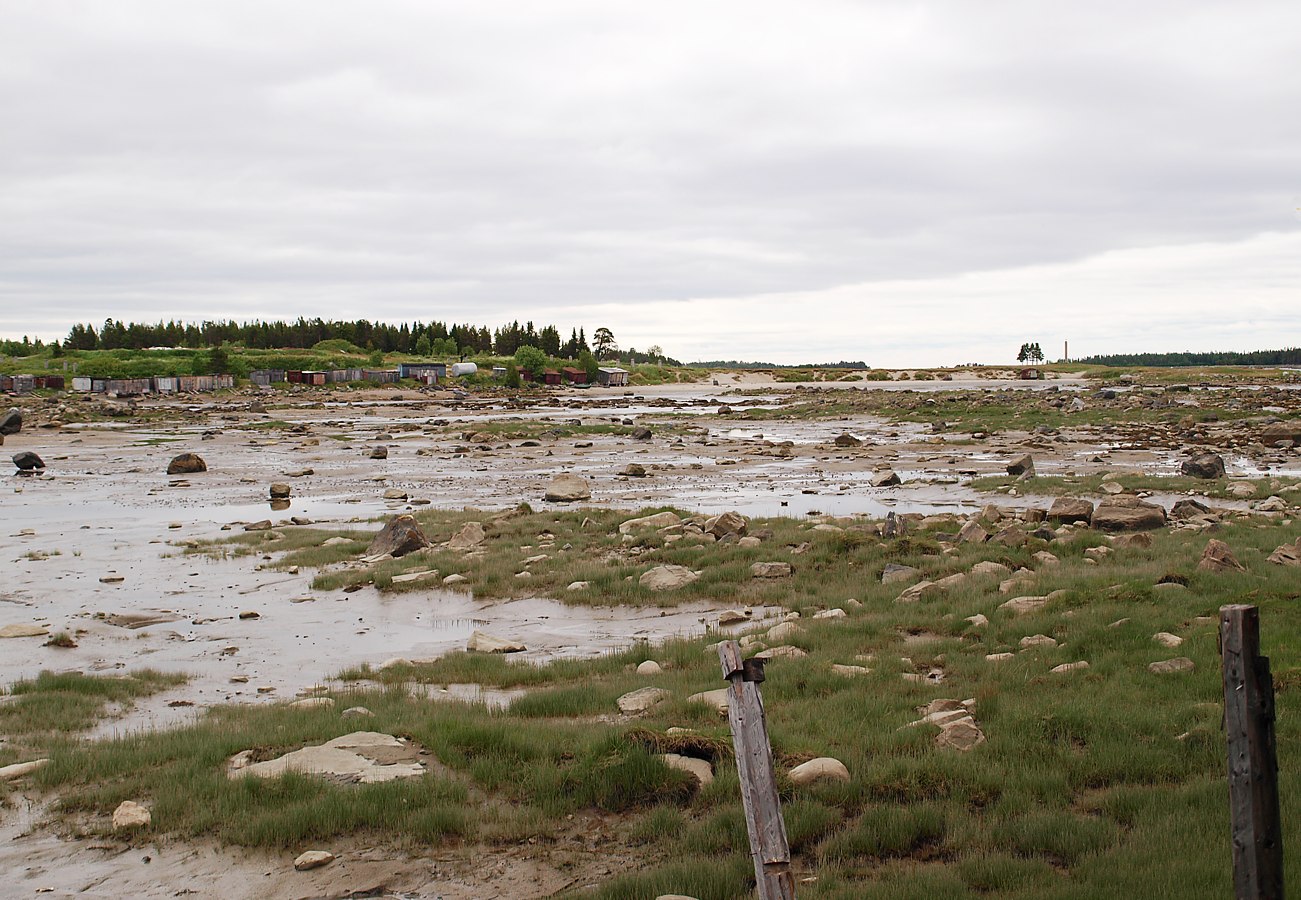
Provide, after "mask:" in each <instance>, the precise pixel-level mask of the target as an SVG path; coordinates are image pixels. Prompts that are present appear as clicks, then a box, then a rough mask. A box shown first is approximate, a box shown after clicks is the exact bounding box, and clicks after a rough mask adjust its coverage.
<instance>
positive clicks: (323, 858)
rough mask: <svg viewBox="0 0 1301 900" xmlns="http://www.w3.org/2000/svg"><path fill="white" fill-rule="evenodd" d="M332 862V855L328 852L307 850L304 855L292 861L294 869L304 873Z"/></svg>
mask: <svg viewBox="0 0 1301 900" xmlns="http://www.w3.org/2000/svg"><path fill="white" fill-rule="evenodd" d="M332 862H334V854H333V853H331V852H330V851H328V850H308V851H307V852H306V853H301V854H299V856H298V858H297V859H295V860H294V868H295V869H297V870H298V871H299V872H306V871H307V870H308V869H319V868H320V867H321V866H328V865H329V864H330V863H332Z"/></svg>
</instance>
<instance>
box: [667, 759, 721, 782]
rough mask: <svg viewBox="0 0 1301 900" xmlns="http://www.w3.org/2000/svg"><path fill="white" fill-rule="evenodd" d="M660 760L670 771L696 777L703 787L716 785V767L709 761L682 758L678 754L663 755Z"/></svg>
mask: <svg viewBox="0 0 1301 900" xmlns="http://www.w3.org/2000/svg"><path fill="white" fill-rule="evenodd" d="M659 758H660V759H662V760H663V761H664V764H665V765H666V766H668V767H669V768H670V769H676V770H677V771H679V772H686V773H687V774H688V775H694V776H696V780H697V781H699V782H700V786H701V787H708V786H709V785H711V784H713V783H714V767H713V766H711V765H710V764H709V762H708V761H707V760H703V759H696V758H695V757H693V756H681V755H679V754H677V753H661V754H659Z"/></svg>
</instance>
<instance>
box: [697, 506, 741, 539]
mask: <svg viewBox="0 0 1301 900" xmlns="http://www.w3.org/2000/svg"><path fill="white" fill-rule="evenodd" d="M746 527H747V525H746V519H745V516H743V515H741V514H740V513H739V512H725V513H723V514H722V515H718V516H714V517H713V518H712V519H709V520H707V521H706V522H705V531H706V533H708V534H712V535H713V536H714V537H716V538H722V537H726V536H727V535H729V534H734V535H736V536H737V537H740V536H742V535H744V534H745V530H746Z"/></svg>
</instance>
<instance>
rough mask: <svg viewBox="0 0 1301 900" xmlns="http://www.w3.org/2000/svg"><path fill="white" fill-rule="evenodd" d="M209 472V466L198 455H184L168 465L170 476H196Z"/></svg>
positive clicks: (175, 458)
mask: <svg viewBox="0 0 1301 900" xmlns="http://www.w3.org/2000/svg"><path fill="white" fill-rule="evenodd" d="M206 471H208V464H207V463H206V462H204V461H203V457H201V456H199V454H197V453H182V454H181V455H180V456H174V457H172V461H171V462H170V463H168V464H167V474H168V475H194V474H196V473H198V472H206Z"/></svg>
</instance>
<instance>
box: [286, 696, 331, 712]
mask: <svg viewBox="0 0 1301 900" xmlns="http://www.w3.org/2000/svg"><path fill="white" fill-rule="evenodd" d="M289 707H290V708H291V709H334V700H333V699H331V698H330V697H305V698H303V699H302V700H295V701H294V702H293V703H290V704H289Z"/></svg>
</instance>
